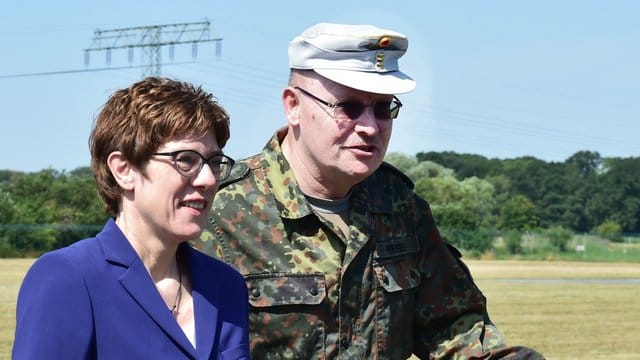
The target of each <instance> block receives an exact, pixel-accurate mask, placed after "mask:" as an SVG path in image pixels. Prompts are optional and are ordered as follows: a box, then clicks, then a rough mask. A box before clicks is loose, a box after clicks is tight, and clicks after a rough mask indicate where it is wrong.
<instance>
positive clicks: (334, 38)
mask: <svg viewBox="0 0 640 360" xmlns="http://www.w3.org/2000/svg"><path fill="white" fill-rule="evenodd" d="M408 46H409V40H408V39H407V37H406V36H405V35H403V34H401V33H398V32H395V31H392V30H385V29H380V28H377V27H375V26H372V25H344V24H330V23H320V24H317V25H314V26H312V27H310V28H308V29H307V30H305V31H304V32H303V33H302V34H301V35H300V36H297V37H295V38H294V39H293V40H292V41H291V42H290V43H289V67H290V68H292V69H309V70H314V71H315V72H316V73H318V74H320V75H321V76H323V77H325V78H327V79H329V80H332V81H335V82H337V83H339V84H342V85H345V86H348V87H351V88H354V89H358V90H362V91H366V92H371V93H376V94H402V93H407V92H409V91H412V90H413V89H414V88H415V87H416V83H415V81H414V80H413V79H412V78H411V77H409V76H408V75H407V74H405V73H403V72H401V71H400V68H399V66H398V59H399V58H400V57H402V55H404V53H405V52H406V51H407V47H408Z"/></svg>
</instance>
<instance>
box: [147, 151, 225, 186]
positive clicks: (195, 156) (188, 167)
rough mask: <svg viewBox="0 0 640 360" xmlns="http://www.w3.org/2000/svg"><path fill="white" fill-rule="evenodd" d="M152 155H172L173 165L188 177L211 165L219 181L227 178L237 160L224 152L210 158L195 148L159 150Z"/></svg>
mask: <svg viewBox="0 0 640 360" xmlns="http://www.w3.org/2000/svg"><path fill="white" fill-rule="evenodd" d="M151 155H156V156H171V159H172V160H173V165H174V166H175V168H176V170H177V171H178V173H180V175H182V176H186V177H189V178H191V177H195V176H197V175H198V174H199V173H200V171H201V170H202V167H204V164H207V165H209V167H210V168H211V172H212V173H213V175H214V176H215V177H216V179H217V180H218V181H220V180H224V179H226V178H227V177H228V176H229V174H230V173H231V168H232V167H233V164H234V163H235V161H234V160H233V159H232V158H230V157H228V156H227V155H223V154H215V155H212V156H211V157H209V158H205V157H204V156H202V155H201V154H200V153H199V152H197V151H195V150H178V151H172V152H159V153H153V154H151Z"/></svg>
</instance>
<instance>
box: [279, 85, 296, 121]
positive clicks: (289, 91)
mask: <svg viewBox="0 0 640 360" xmlns="http://www.w3.org/2000/svg"><path fill="white" fill-rule="evenodd" d="M282 104H283V105H284V106H283V107H284V113H285V116H286V117H287V121H288V122H289V124H290V125H298V124H299V123H300V102H299V101H298V97H297V96H296V93H295V91H294V89H293V88H292V87H291V86H287V87H286V88H285V89H284V91H282Z"/></svg>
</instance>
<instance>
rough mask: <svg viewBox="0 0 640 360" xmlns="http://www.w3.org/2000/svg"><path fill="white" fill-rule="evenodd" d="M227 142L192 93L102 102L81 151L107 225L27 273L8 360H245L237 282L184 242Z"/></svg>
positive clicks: (145, 86) (177, 90) (147, 84)
mask: <svg viewBox="0 0 640 360" xmlns="http://www.w3.org/2000/svg"><path fill="white" fill-rule="evenodd" d="M228 138H229V117H228V115H227V113H226V112H225V111H224V109H223V108H222V107H220V105H218V104H217V102H216V101H215V100H214V99H213V97H212V95H211V94H208V93H206V92H204V91H203V90H202V89H201V88H195V87H193V85H190V84H187V83H182V82H177V81H174V80H169V79H160V78H147V79H145V80H142V81H140V82H137V83H135V84H133V85H132V86H130V87H129V88H128V89H122V90H118V91H116V92H115V93H114V94H113V95H112V96H111V97H110V99H109V100H108V101H107V103H106V104H105V106H104V108H103V109H102V111H101V112H100V114H99V115H98V117H97V119H96V122H95V124H94V127H93V130H92V133H91V137H90V141H89V142H90V148H91V155H92V168H93V173H94V176H95V179H96V182H97V184H98V189H99V193H100V196H101V198H102V200H103V202H104V203H105V206H106V209H107V210H108V211H109V212H110V213H111V214H112V215H113V216H114V217H113V218H111V219H110V220H109V221H108V222H107V224H106V225H105V227H104V228H103V229H102V231H101V232H100V233H99V234H98V235H96V237H94V238H89V239H85V240H82V241H79V242H77V243H75V244H73V245H71V246H69V247H66V248H63V249H59V250H56V251H53V252H50V253H47V254H45V255H43V256H42V257H40V258H39V259H38V260H37V261H36V262H35V263H34V265H33V266H32V267H31V269H30V270H29V271H28V273H27V275H26V277H25V279H24V282H23V284H22V287H21V289H20V293H19V295H18V304H17V317H16V336H15V342H14V346H13V358H14V359H36V358H37V359H45V358H46V359H88V358H92V359H95V358H100V359H116V358H117V359H187V358H188V359H216V358H222V359H248V357H249V355H248V354H249V345H248V335H247V326H248V323H247V322H248V320H247V319H248V305H247V301H246V299H247V290H246V289H247V288H246V285H245V283H244V280H243V279H242V277H241V276H240V275H239V274H238V273H237V272H235V271H234V270H232V269H231V268H230V267H228V266H227V265H224V264H223V263H222V262H219V261H217V260H215V259H213V258H210V257H208V256H206V255H204V254H202V253H200V252H198V251H196V250H194V249H193V248H191V247H190V245H189V244H188V243H187V242H188V241H189V240H193V239H195V238H197V237H198V236H199V235H200V234H201V232H202V231H203V229H204V226H205V222H206V220H207V215H208V213H209V210H210V207H211V202H212V201H213V197H214V195H215V193H216V191H217V189H218V184H219V182H220V181H221V180H223V179H224V178H225V177H227V176H228V175H229V171H230V169H231V167H232V165H233V160H232V159H231V158H229V157H227V156H226V155H224V154H223V153H222V150H221V149H222V147H223V146H224V145H225V143H226V141H227V139H228Z"/></svg>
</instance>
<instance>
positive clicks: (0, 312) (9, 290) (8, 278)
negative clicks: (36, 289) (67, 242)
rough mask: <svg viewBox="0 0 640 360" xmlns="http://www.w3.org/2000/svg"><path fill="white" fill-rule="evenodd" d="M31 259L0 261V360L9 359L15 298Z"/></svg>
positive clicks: (14, 316) (14, 322)
mask: <svg viewBox="0 0 640 360" xmlns="http://www.w3.org/2000/svg"><path fill="white" fill-rule="evenodd" d="M32 263H33V259H0V359H9V358H11V346H12V344H13V337H14V333H13V332H14V329H15V326H16V297H17V296H18V289H19V288H20V283H21V282H22V279H23V278H24V274H25V273H26V272H27V269H28V268H29V266H31V264H32Z"/></svg>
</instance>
